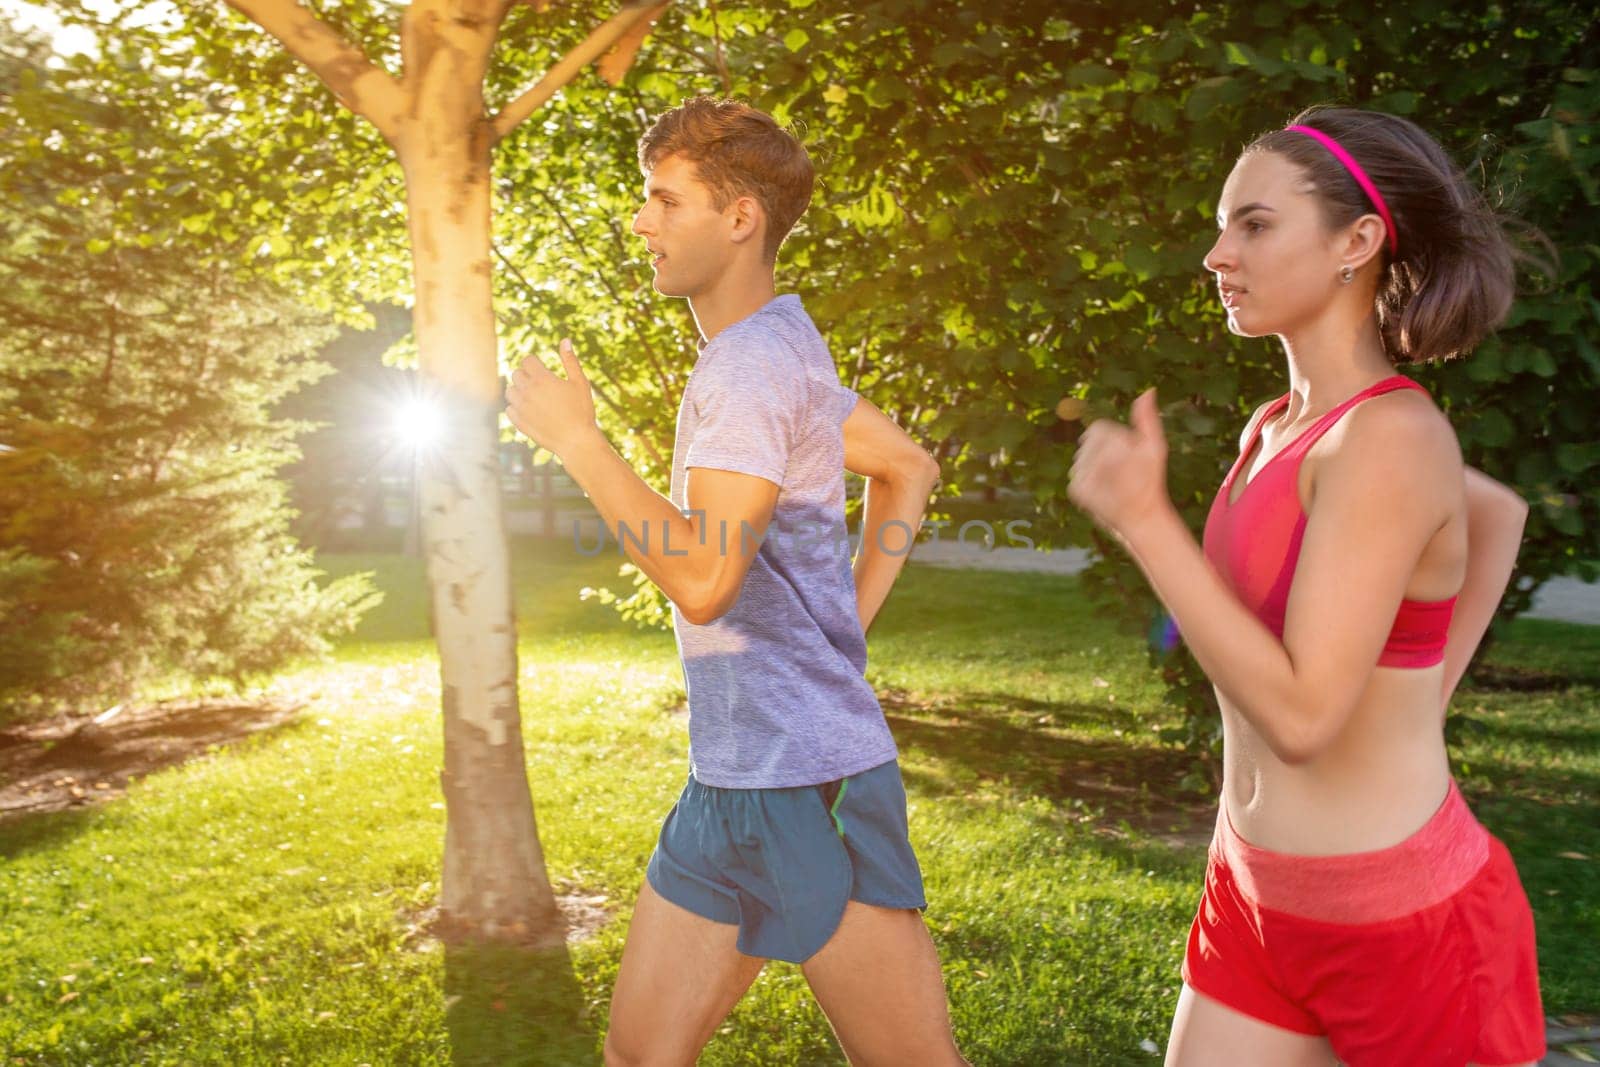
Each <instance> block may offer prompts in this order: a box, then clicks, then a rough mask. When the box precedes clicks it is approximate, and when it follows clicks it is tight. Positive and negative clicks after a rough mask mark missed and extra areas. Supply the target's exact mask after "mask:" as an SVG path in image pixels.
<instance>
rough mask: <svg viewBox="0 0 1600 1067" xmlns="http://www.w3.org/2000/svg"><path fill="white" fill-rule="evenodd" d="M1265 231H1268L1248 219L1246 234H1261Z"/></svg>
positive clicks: (1245, 227)
mask: <svg viewBox="0 0 1600 1067" xmlns="http://www.w3.org/2000/svg"><path fill="white" fill-rule="evenodd" d="M1264 229H1266V227H1265V226H1264V225H1262V224H1261V223H1259V222H1257V221H1256V220H1255V219H1248V220H1246V221H1245V224H1244V230H1245V232H1246V233H1260V232H1261V231H1262V230H1264Z"/></svg>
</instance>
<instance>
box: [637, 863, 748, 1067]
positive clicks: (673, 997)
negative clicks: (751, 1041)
mask: <svg viewBox="0 0 1600 1067" xmlns="http://www.w3.org/2000/svg"><path fill="white" fill-rule="evenodd" d="M738 936H739V928H738V927H737V926H733V925H731V924H728V923H719V922H712V921H711V920H710V919H706V918H703V917H701V916H699V915H696V914H695V913H694V912H692V911H688V910H686V909H684V908H680V907H678V906H677V905H676V904H673V903H672V902H670V901H668V900H665V899H663V898H662V896H661V895H660V894H659V893H657V892H656V891H655V890H654V889H652V888H651V886H650V883H649V882H648V881H646V882H644V883H643V885H641V886H640V888H639V902H638V904H637V905H636V906H635V907H634V910H633V922H632V924H631V925H630V926H629V927H628V941H627V944H626V945H625V946H624V947H623V950H622V968H621V970H620V971H619V973H618V974H617V985H616V988H615V989H614V990H613V992H612V994H611V1026H610V1030H609V1031H608V1032H607V1034H606V1063H607V1064H615V1065H621V1064H628V1065H633V1064H641V1065H642V1064H650V1065H652V1067H653V1065H657V1064H660V1065H663V1067H664V1065H668V1064H693V1063H694V1061H695V1057H696V1056H698V1055H699V1054H700V1050H701V1049H702V1048H704V1047H705V1044H706V1042H707V1041H709V1040H711V1035H712V1034H714V1033H715V1032H716V1029H717V1027H718V1026H719V1025H721V1023H722V1020H723V1019H724V1018H725V1017H726V1016H727V1014H728V1012H730V1011H732V1010H733V1006H734V1005H735V1004H737V1003H738V1002H739V998H740V997H742V996H744V993H745V990H747V989H749V988H750V983H751V982H753V981H755V979H756V975H758V974H760V973H761V968H762V965H763V964H765V963H766V961H765V960H761V959H757V958H755V957H753V956H746V955H745V954H744V953H742V952H740V951H739V950H738V948H737V947H735V942H736V940H737V938H738Z"/></svg>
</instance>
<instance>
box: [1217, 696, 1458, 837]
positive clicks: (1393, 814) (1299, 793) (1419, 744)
mask: <svg viewBox="0 0 1600 1067" xmlns="http://www.w3.org/2000/svg"><path fill="white" fill-rule="evenodd" d="M1443 672H1444V668H1443V667H1442V666H1435V667H1428V668H1424V669H1421V670H1417V669H1398V668H1386V667H1379V668H1377V669H1376V670H1375V671H1374V672H1373V676H1372V681H1371V682H1370V683H1369V684H1368V686H1367V689H1366V691H1365V692H1364V693H1362V695H1361V699H1360V701H1359V702H1358V703H1357V706H1356V709H1355V711H1354V712H1352V713H1351V716H1350V718H1349V720H1348V722H1347V723H1346V724H1345V728H1344V730H1343V731H1341V732H1340V734H1339V736H1338V737H1337V738H1335V739H1334V741H1333V743H1332V744H1330V745H1329V746H1328V748H1327V749H1325V750H1324V751H1323V752H1321V753H1319V754H1318V755H1317V756H1316V757H1314V758H1313V759H1311V760H1309V761H1307V762H1305V763H1300V764H1288V763H1284V762H1283V761H1282V760H1279V759H1278V758H1277V757H1276V756H1274V755H1273V754H1272V751H1271V749H1269V748H1268V747H1267V745H1266V743H1265V742H1264V741H1263V740H1262V739H1261V737H1260V735H1259V734H1257V733H1256V731H1255V730H1254V729H1252V728H1251V726H1250V724H1249V723H1248V722H1246V721H1245V719H1244V716H1243V715H1241V714H1240V713H1239V711H1238V709H1237V708H1235V707H1234V706H1233V705H1232V704H1231V703H1230V702H1229V701H1228V699H1227V698H1226V697H1225V696H1223V695H1222V693H1220V692H1218V694H1217V699H1218V701H1219V702H1220V703H1221V705H1222V730H1223V735H1224V745H1223V751H1224V753H1225V756H1224V765H1223V782H1222V796H1223V802H1224V803H1226V804H1227V805H1228V816H1229V818H1230V819H1231V820H1232V821H1233V826H1234V829H1236V830H1237V831H1238V832H1239V834H1240V836H1242V837H1243V838H1244V839H1245V840H1246V841H1248V842H1250V843H1251V844H1253V845H1255V846H1257V847H1259V848H1264V849H1270V850H1272V851H1274V852H1286V853H1290V854H1292V855H1301V856H1336V855H1341V854H1343V853H1349V852H1368V851H1372V850H1374V849H1380V848H1388V847H1389V846H1391V845H1396V844H1399V843H1400V842H1401V841H1404V840H1405V839H1406V838H1407V837H1410V836H1411V835H1412V834H1413V833H1415V832H1416V831H1418V830H1420V829H1421V828H1422V827H1423V825H1424V824H1426V823H1427V821H1428V820H1429V819H1430V818H1432V816H1433V814H1434V812H1435V811H1437V810H1438V808H1439V805H1440V803H1442V802H1443V800H1444V798H1445V794H1446V792H1447V791H1448V789H1449V784H1450V765H1449V760H1448V758H1447V756H1446V753H1445V747H1444V731H1443V730H1442V729H1441V728H1440V707H1439V703H1440V689H1441V685H1442V682H1443Z"/></svg>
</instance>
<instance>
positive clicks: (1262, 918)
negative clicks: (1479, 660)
mask: <svg viewBox="0 0 1600 1067" xmlns="http://www.w3.org/2000/svg"><path fill="white" fill-rule="evenodd" d="M1217 222H1218V224H1219V226H1220V228H1221V233H1220V236H1219V237H1218V238H1217V243H1216V244H1215V246H1213V247H1212V249H1211V251H1210V253H1208V254H1207V256H1206V257H1205V266H1206V269H1208V270H1210V271H1211V272H1212V273H1213V274H1215V275H1216V279H1217V286H1218V289H1219V291H1220V294H1221V298H1222V303H1223V306H1224V307H1225V308H1226V309H1227V315H1228V326H1229V329H1230V330H1232V331H1233V332H1234V333H1236V334H1240V335H1243V336H1246V337H1264V336H1268V335H1272V336H1276V337H1278V338H1280V339H1281V340H1282V342H1283V348H1284V354H1285V356H1286V357H1287V363H1288V372H1289V391H1288V393H1287V394H1286V395H1284V396H1283V397H1281V398H1279V399H1278V400H1275V401H1273V402H1271V403H1269V404H1266V405H1264V406H1263V407H1262V408H1261V409H1260V410H1258V411H1257V412H1256V413H1255V415H1254V417H1252V418H1251V420H1250V421H1249V423H1248V425H1247V426H1246V428H1245V430H1244V433H1243V436H1242V437H1241V439H1240V456H1239V459H1238V461H1237V462H1236V463H1235V464H1234V466H1233V469H1232V470H1231V471H1229V472H1228V476H1227V479H1226V480H1225V481H1224V482H1223V483H1222V488H1221V491H1220V492H1219V493H1218V494H1217V498H1216V500H1215V502H1214V503H1213V505H1212V508H1211V513H1210V516H1209V517H1208V519H1207V520H1206V528H1205V538H1204V543H1203V547H1202V546H1201V545H1197V544H1196V543H1195V541H1194V538H1193V536H1192V535H1191V534H1190V532H1189V530H1188V529H1187V528H1186V527H1185V526H1184V524H1183V521H1182V519H1181V518H1180V517H1179V515H1178V513H1177V511H1176V509H1175V508H1174V507H1173V506H1172V503H1171V501H1170V499H1169V497H1168V495H1167V490H1166V444H1165V439H1164V437H1163V434H1162V429H1161V420H1160V417H1159V415H1158V414H1157V409H1156V402H1155V396H1154V393H1153V391H1152V392H1149V393H1146V394H1145V395H1143V396H1141V397H1140V398H1139V399H1138V400H1137V401H1136V402H1135V403H1134V406H1133V412H1132V426H1131V427H1124V426H1120V425H1117V424H1115V423H1110V422H1101V423H1096V424H1095V425H1093V426H1091V427H1090V428H1089V430H1088V431H1087V432H1086V433H1085V435H1084V438H1083V440H1082V441H1081V442H1080V444H1079V448H1078V454H1077V457H1076V459H1075V461H1074V463H1073V471H1072V482H1071V489H1070V494H1071V496H1072V498H1073V500H1074V501H1075V502H1077V504H1078V505H1079V506H1081V507H1083V508H1084V509H1086V510H1087V511H1089V512H1090V513H1091V514H1092V515H1093V516H1094V518H1095V519H1096V520H1097V521H1099V522H1100V523H1101V524H1102V525H1104V526H1105V527H1107V528H1109V529H1110V530H1111V531H1112V532H1113V533H1115V534H1116V535H1117V537H1118V538H1119V539H1120V540H1121V541H1122V542H1123V543H1124V544H1125V545H1126V546H1127V548H1128V550H1129V551H1130V552H1131V553H1132V554H1133V556H1134V557H1135V558H1136V559H1137V560H1138V562H1139V565H1140V567H1141V568H1142V569H1143V570H1144V573H1145V575H1146V577H1147V578H1148V579H1149V581H1150V583H1151V585H1152V586H1153V587H1154V588H1155V591H1156V593H1157V595H1159V596H1160V598H1161V600H1162V601H1163V602H1164V603H1165V604H1166V606H1167V609H1168V610H1169V611H1170V612H1171V613H1172V615H1173V617H1174V618H1175V619H1176V621H1177V624H1178V626H1179V628H1180V629H1181V630H1182V632H1183V635H1184V638H1185V640H1186V641H1187V643H1188V645H1189V648H1190V649H1191V650H1192V651H1193V652H1194V655H1195V657H1196V659H1198V661H1199V662H1200V664H1201V666H1202V667H1203V668H1204V669H1205V671H1206V673H1207V675H1208V676H1209V677H1210V678H1211V680H1212V682H1213V684H1214V685H1215V686H1216V689H1217V697H1218V701H1219V703H1220V704H1221V706H1222V721H1223V753H1224V756H1223V759H1224V773H1223V788H1222V798H1221V804H1220V806H1219V811H1218V816H1217V829H1216V834H1215V836H1214V838H1213V840H1212V844H1211V849H1210V855H1209V862H1208V865H1207V870H1206V879H1205V889H1204V893H1203V896H1202V899H1201V903H1200V908H1199V912H1198V914H1197V916H1196V918H1195V922H1194V926H1193V928H1192V929H1191V931H1190V935H1189V945H1188V951H1187V953H1186V956H1185V959H1184V965H1183V977H1184V986H1183V992H1182V994H1181V995H1180V997H1179V1000H1178V1007H1177V1013H1176V1016H1175V1017H1174V1019H1173V1025H1172V1038H1171V1042H1170V1044H1169V1046H1168V1050H1167V1063H1168V1065H1169V1067H1171V1065H1180V1067H1197V1065H1209V1064H1218V1065H1223V1064H1226V1065H1228V1067H1238V1065H1241V1064H1272V1065H1275V1067H1292V1065H1300V1064H1317V1065H1327V1064H1329V1063H1331V1062H1333V1060H1334V1059H1335V1058H1337V1059H1339V1060H1341V1061H1343V1062H1344V1063H1346V1064H1349V1065H1351V1067H1366V1065H1399V1064H1407V1065H1417V1067H1421V1065H1437V1067H1445V1065H1451V1067H1459V1065H1462V1064H1467V1063H1472V1064H1483V1065H1488V1064H1521V1063H1530V1062H1532V1061H1534V1060H1537V1059H1538V1058H1540V1057H1541V1056H1542V1055H1543V1054H1544V1049H1545V1045H1544V1019H1543V1013H1542V1010H1541V1007H1540V1001H1539V987H1538V972H1537V965H1536V961H1535V957H1534V933H1533V919H1532V914H1531V912H1530V911H1529V908H1528V901H1527V897H1526V896H1525V894H1524V893H1523V890H1522V886H1521V884H1520V882H1519V881H1518V879H1517V874H1516V870H1515V869H1514V867H1513V866H1512V862H1511V859H1510V856H1509V855H1508V854H1507V852H1506V849H1505V847H1504V846H1503V845H1502V844H1501V843H1500V842H1499V841H1498V840H1496V839H1495V838H1494V837H1493V836H1491V835H1490V834H1489V833H1488V832H1487V831H1486V830H1485V829H1484V828H1483V827H1482V826H1481V825H1479V823H1478V822H1477V820H1476V819H1474V818H1473V816H1472V814H1471V812H1470V811H1468V809H1467V806H1466V804H1465V803H1464V802H1463V800H1462V798H1461V794H1460V793H1459V792H1458V791H1457V789H1456V786H1455V783H1454V781H1453V780H1452V779H1451V775H1450V769H1449V763H1448V759H1447V756H1446V752H1445V744H1444V731H1443V721H1444V706H1445V704H1446V703H1447V701H1448V699H1449V696H1450V694H1451V692H1452V691H1453V690H1454V688H1455V685H1456V683H1457V682H1458V681H1459V680H1460V677H1461V674H1462V671H1463V670H1464V669H1465V667H1466V663H1467V660H1468V659H1469V658H1470V656H1471V653H1472V651H1473V649H1474V648H1475V647H1476V645H1477V643H1478V641H1479V639H1480V638H1481V637H1482V635H1483V631H1484V629H1485V628H1486V627H1487V625H1488V622H1489V619H1490V617H1491V616H1492V614H1493V611H1494V608H1495V605H1496V604H1497V603H1498V601H1499V598H1500V595H1501V594H1502V593H1503V592H1504V589H1505V586H1506V582H1507V581H1508V580H1509V578H1510V573H1511V567H1512V564H1513V562H1514V560H1515V557H1516V549H1517V543H1518V541H1519V539H1520V536H1521V530H1522V523H1523V519H1524V517H1525V515H1526V506H1525V505H1524V504H1523V503H1522V501H1521V500H1520V498H1518V497H1517V496H1516V495H1515V494H1513V493H1512V492H1510V491H1509V490H1507V489H1505V488H1504V487H1502V486H1499V485H1498V484H1497V483H1495V482H1493V481H1491V480H1489V479H1488V478H1486V477H1484V476H1482V475H1480V474H1477V473H1476V472H1471V471H1464V469H1463V466H1462V462H1461V455H1460V451H1459V449H1458V446H1457V443H1456V438H1455V434H1454V433H1453V432H1452V430H1451V427H1450V425H1449V423H1447V422H1446V420H1445V418H1444V416H1443V415H1442V414H1441V413H1440V412H1439V410H1438V409H1437V408H1436V407H1434V405H1433V403H1432V402H1431V400H1430V399H1429V398H1428V396H1427V394H1426V393H1425V392H1424V391H1423V390H1422V389H1421V388H1420V387H1419V386H1417V385H1416V384H1415V383H1413V382H1412V381H1410V380H1409V379H1407V378H1405V377H1402V376H1400V375H1397V374H1396V373H1395V366H1396V364H1406V363H1421V362H1427V361H1431V360H1439V359H1446V358H1449V357H1451V356H1455V355H1460V354H1463V353H1465V352H1467V351H1469V350H1470V349H1472V347H1473V346H1474V345H1476V344H1477V343H1478V341H1479V340H1481V339H1482V338H1483V336H1484V335H1485V334H1486V333H1487V332H1488V331H1489V330H1491V329H1493V328H1494V327H1495V326H1496V325H1497V324H1498V323H1499V322H1500V321H1501V320H1502V319H1503V318H1504V316H1505V314H1506V312H1507V310H1508V309H1509V307H1510V304H1511V296H1512V281H1513V271H1512V255H1511V250H1510V247H1509V244H1508V242H1507V240H1506V238H1505V235H1504V233H1503V232H1502V230H1501V228H1500V227H1499V225H1498V223H1497V222H1496V220H1495V217H1494V216H1493V214H1492V213H1491V212H1490V210H1489V209H1488V207H1487V205H1486V204H1485V203H1484V201H1483V199H1482V197H1481V196H1479V195H1478V194H1477V193H1476V192H1475V191H1474V190H1473V189H1472V187H1471V186H1470V185H1469V184H1468V183H1467V182H1466V181H1465V180H1464V179H1463V178H1462V176H1461V174H1460V172H1459V171H1457V169H1456V168H1455V167H1454V166H1453V165H1452V163H1451V162H1450V159H1449V158H1448V157H1447V156H1446V154H1445V153H1444V151H1443V150H1442V149H1440V147H1439V146H1438V145H1437V144H1436V143H1435V142H1434V141H1433V139H1432V138H1430V137H1429V136H1428V135H1427V134H1425V133H1424V132H1423V131H1422V130H1420V129H1419V128H1418V127H1417V126H1415V125H1414V124H1412V123H1410V122H1408V121H1406V120H1404V119H1399V118H1395V117H1393V116H1390V115H1383V114H1377V113H1373V112H1363V111H1357V110H1350V109H1343V108H1325V109H1313V110H1311V111H1307V112H1304V113H1302V114H1301V115H1299V116H1297V117H1296V118H1295V120H1294V121H1293V122H1291V123H1290V124H1289V126H1288V127H1286V128H1285V129H1282V130H1277V131H1274V132H1272V133H1268V134H1266V135H1264V136H1262V137H1261V138H1259V139H1258V140H1256V141H1255V142H1254V143H1253V144H1251V145H1250V146H1249V147H1248V148H1247V149H1246V150H1245V151H1244V154H1243V155H1242V156H1241V157H1240V159H1239V161H1238V163H1237V165H1235V167H1234V168H1233V172H1232V173H1231V174H1230V175H1229V176H1228V180H1227V183H1226V184H1225V185H1224V187H1223V190H1222V198H1221V201H1220V203H1219V205H1218V209H1217ZM1469 531H1470V532H1469ZM1469 543H1470V545H1471V551H1470V553H1469V551H1468V546H1469Z"/></svg>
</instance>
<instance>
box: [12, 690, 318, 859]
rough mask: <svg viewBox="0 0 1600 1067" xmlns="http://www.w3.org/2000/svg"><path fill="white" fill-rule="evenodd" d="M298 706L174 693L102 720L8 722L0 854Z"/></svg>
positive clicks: (252, 735) (288, 722) (62, 829)
mask: <svg viewBox="0 0 1600 1067" xmlns="http://www.w3.org/2000/svg"><path fill="white" fill-rule="evenodd" d="M301 712H302V708H301V706H300V705H298V704H295V703H292V702H291V703H277V702H271V701H265V702H255V703H251V702H239V701H204V700H201V701H182V702H176V701H175V702H168V703H157V704H150V705H145V706H141V707H138V708H135V709H133V710H131V711H129V712H127V713H126V714H124V715H122V716H119V717H117V718H115V719H112V720H111V721H109V722H107V723H106V724H104V725H95V724H93V723H85V722H84V721H83V720H81V719H78V718H69V717H60V718H56V719H50V720H46V721H44V722H39V723H30V724H26V725H23V726H18V727H14V728H13V729H11V730H10V731H8V732H7V733H6V734H5V735H4V737H3V738H0V857H12V856H16V855H19V854H21V853H22V852H24V851H27V850H29V849H32V848H37V847H40V846H42V845H45V844H47V843H50V842H53V841H56V840H59V839H62V838H66V837H70V836H72V835H73V834H76V833H77V832H78V831H79V830H81V829H82V828H83V827H85V826H87V825H88V822H89V819H88V813H89V812H90V811H92V810H93V809H94V808H95V807H96V806H97V805H99V804H100V803H102V802H104V801H108V800H115V799H116V798H118V797H121V796H122V795H123V794H124V793H125V792H126V791H127V788H128V785H129V783H130V782H132V781H134V780H135V779H138V778H144V777H146V776H148V775H151V774H154V773H156V772H158V771H162V770H165V769H167V768H169V767H176V766H179V765H180V764H183V763H187V762H189V761H190V760H192V759H196V758H203V757H205V756H207V755H209V754H212V753H214V752H216V751H217V750H220V749H226V748H228V747H230V746H232V745H235V744H238V743H240V742H246V741H248V740H250V739H262V738H268V737H273V736H277V735H279V734H281V733H283V732H285V731H288V730H292V729H294V728H296V727H297V726H298V725H299V724H300V721H301Z"/></svg>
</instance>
